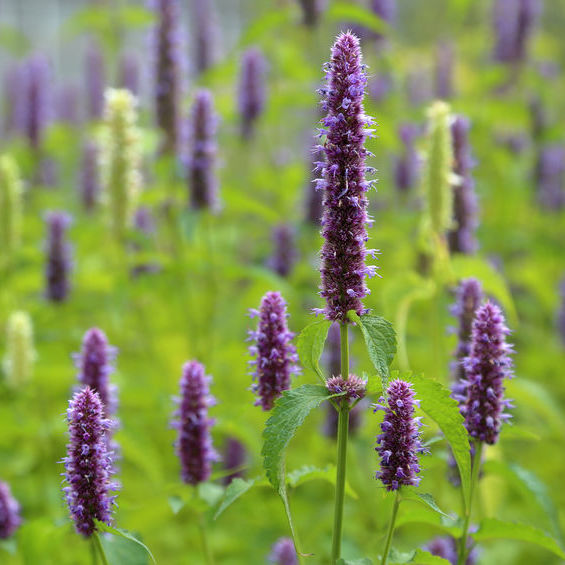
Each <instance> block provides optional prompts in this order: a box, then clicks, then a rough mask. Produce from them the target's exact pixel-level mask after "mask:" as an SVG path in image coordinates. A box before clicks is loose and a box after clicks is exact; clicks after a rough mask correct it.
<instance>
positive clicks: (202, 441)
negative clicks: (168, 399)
mask: <svg viewBox="0 0 565 565" xmlns="http://www.w3.org/2000/svg"><path fill="white" fill-rule="evenodd" d="M210 381H211V377H209V376H207V375H205V373H204V366H203V365H202V364H201V363H198V362H197V361H189V362H187V363H185V364H184V367H183V373H182V377H181V379H180V398H179V399H178V404H179V407H178V410H177V411H175V413H174V419H173V422H172V426H173V427H174V428H175V429H176V430H177V431H178V437H177V440H176V443H175V447H176V452H177V455H178V457H179V459H180V462H181V477H182V480H183V481H184V482H185V483H187V484H189V485H197V484H198V483H202V482H204V481H206V480H208V479H209V478H210V474H211V472H212V463H213V462H214V461H217V460H218V455H217V453H216V452H215V451H214V448H213V447H212V436H211V434H210V428H211V426H212V425H213V424H214V420H212V419H210V418H209V417H208V408H209V407H210V406H213V405H214V404H215V400H214V398H213V397H212V396H211V395H210V391H209V388H208V386H209V383H210Z"/></svg>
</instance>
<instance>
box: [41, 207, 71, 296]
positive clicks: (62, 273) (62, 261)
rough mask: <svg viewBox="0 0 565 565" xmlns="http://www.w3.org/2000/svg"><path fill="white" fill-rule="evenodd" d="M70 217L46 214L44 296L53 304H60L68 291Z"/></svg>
mask: <svg viewBox="0 0 565 565" xmlns="http://www.w3.org/2000/svg"><path fill="white" fill-rule="evenodd" d="M70 223H71V217H70V216H69V215H68V214H66V213H65V212H49V213H48V214H47V234H48V235H47V257H46V265H45V283H46V289H45V295H46V297H47V298H48V299H49V300H51V301H53V302H62V301H63V300H65V299H66V298H67V295H68V293H69V290H70V281H69V276H70V271H71V246H70V244H69V243H68V242H67V238H66V231H67V228H68V226H69V224H70Z"/></svg>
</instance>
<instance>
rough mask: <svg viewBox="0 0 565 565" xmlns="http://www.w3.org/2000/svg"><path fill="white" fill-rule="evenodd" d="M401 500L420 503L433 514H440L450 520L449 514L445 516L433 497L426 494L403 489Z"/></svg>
mask: <svg viewBox="0 0 565 565" xmlns="http://www.w3.org/2000/svg"><path fill="white" fill-rule="evenodd" d="M402 500H415V501H417V502H422V503H424V504H425V505H426V506H428V507H429V508H431V509H432V510H433V511H434V512H437V513H438V514H441V515H442V516H445V517H447V518H452V517H451V516H450V515H449V514H446V513H445V512H444V511H443V510H442V509H441V508H440V507H439V506H438V505H437V502H436V501H435V499H434V497H433V496H432V495H431V494H430V493H428V492H416V491H415V490H412V489H403V491H402Z"/></svg>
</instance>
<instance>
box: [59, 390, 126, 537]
mask: <svg viewBox="0 0 565 565" xmlns="http://www.w3.org/2000/svg"><path fill="white" fill-rule="evenodd" d="M67 421H68V425H69V436H70V440H69V444H68V445H67V457H66V458H64V459H63V462H64V463H65V470H66V473H65V479H66V482H67V484H68V486H66V487H64V489H63V491H64V492H65V495H66V498H67V503H68V505H69V510H70V513H71V518H72V519H73V521H74V523H75V529H76V531H77V532H78V533H80V534H82V535H83V536H85V537H90V536H91V535H92V534H93V532H94V531H95V529H96V527H95V524H94V520H95V519H96V520H100V521H101V522H104V523H105V524H108V525H110V522H111V519H112V508H113V506H114V499H115V498H116V497H115V496H114V495H111V494H110V493H111V492H112V491H115V490H116V489H117V485H116V483H114V482H112V480H111V478H112V471H113V461H112V453H111V452H108V447H107V446H108V430H109V429H110V427H111V424H110V421H109V420H107V419H105V418H104V409H103V407H102V402H101V401H100V397H99V396H98V393H96V392H94V391H93V390H92V389H91V388H89V387H85V388H83V389H82V390H80V391H79V392H77V393H75V395H74V396H73V398H72V399H71V401H70V403H69V409H68V411H67Z"/></svg>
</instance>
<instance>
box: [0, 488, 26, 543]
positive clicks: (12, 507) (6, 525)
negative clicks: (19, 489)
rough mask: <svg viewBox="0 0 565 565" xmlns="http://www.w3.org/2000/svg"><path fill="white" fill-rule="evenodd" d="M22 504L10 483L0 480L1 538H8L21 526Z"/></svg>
mask: <svg viewBox="0 0 565 565" xmlns="http://www.w3.org/2000/svg"><path fill="white" fill-rule="evenodd" d="M21 523H22V519H21V517H20V505H19V504H18V501H17V500H16V499H15V498H14V497H13V496H12V491H11V490H10V487H9V485H8V483H5V482H3V481H0V539H7V538H9V537H11V536H12V534H13V533H14V532H15V531H16V530H17V529H18V528H19V527H20V524H21Z"/></svg>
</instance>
